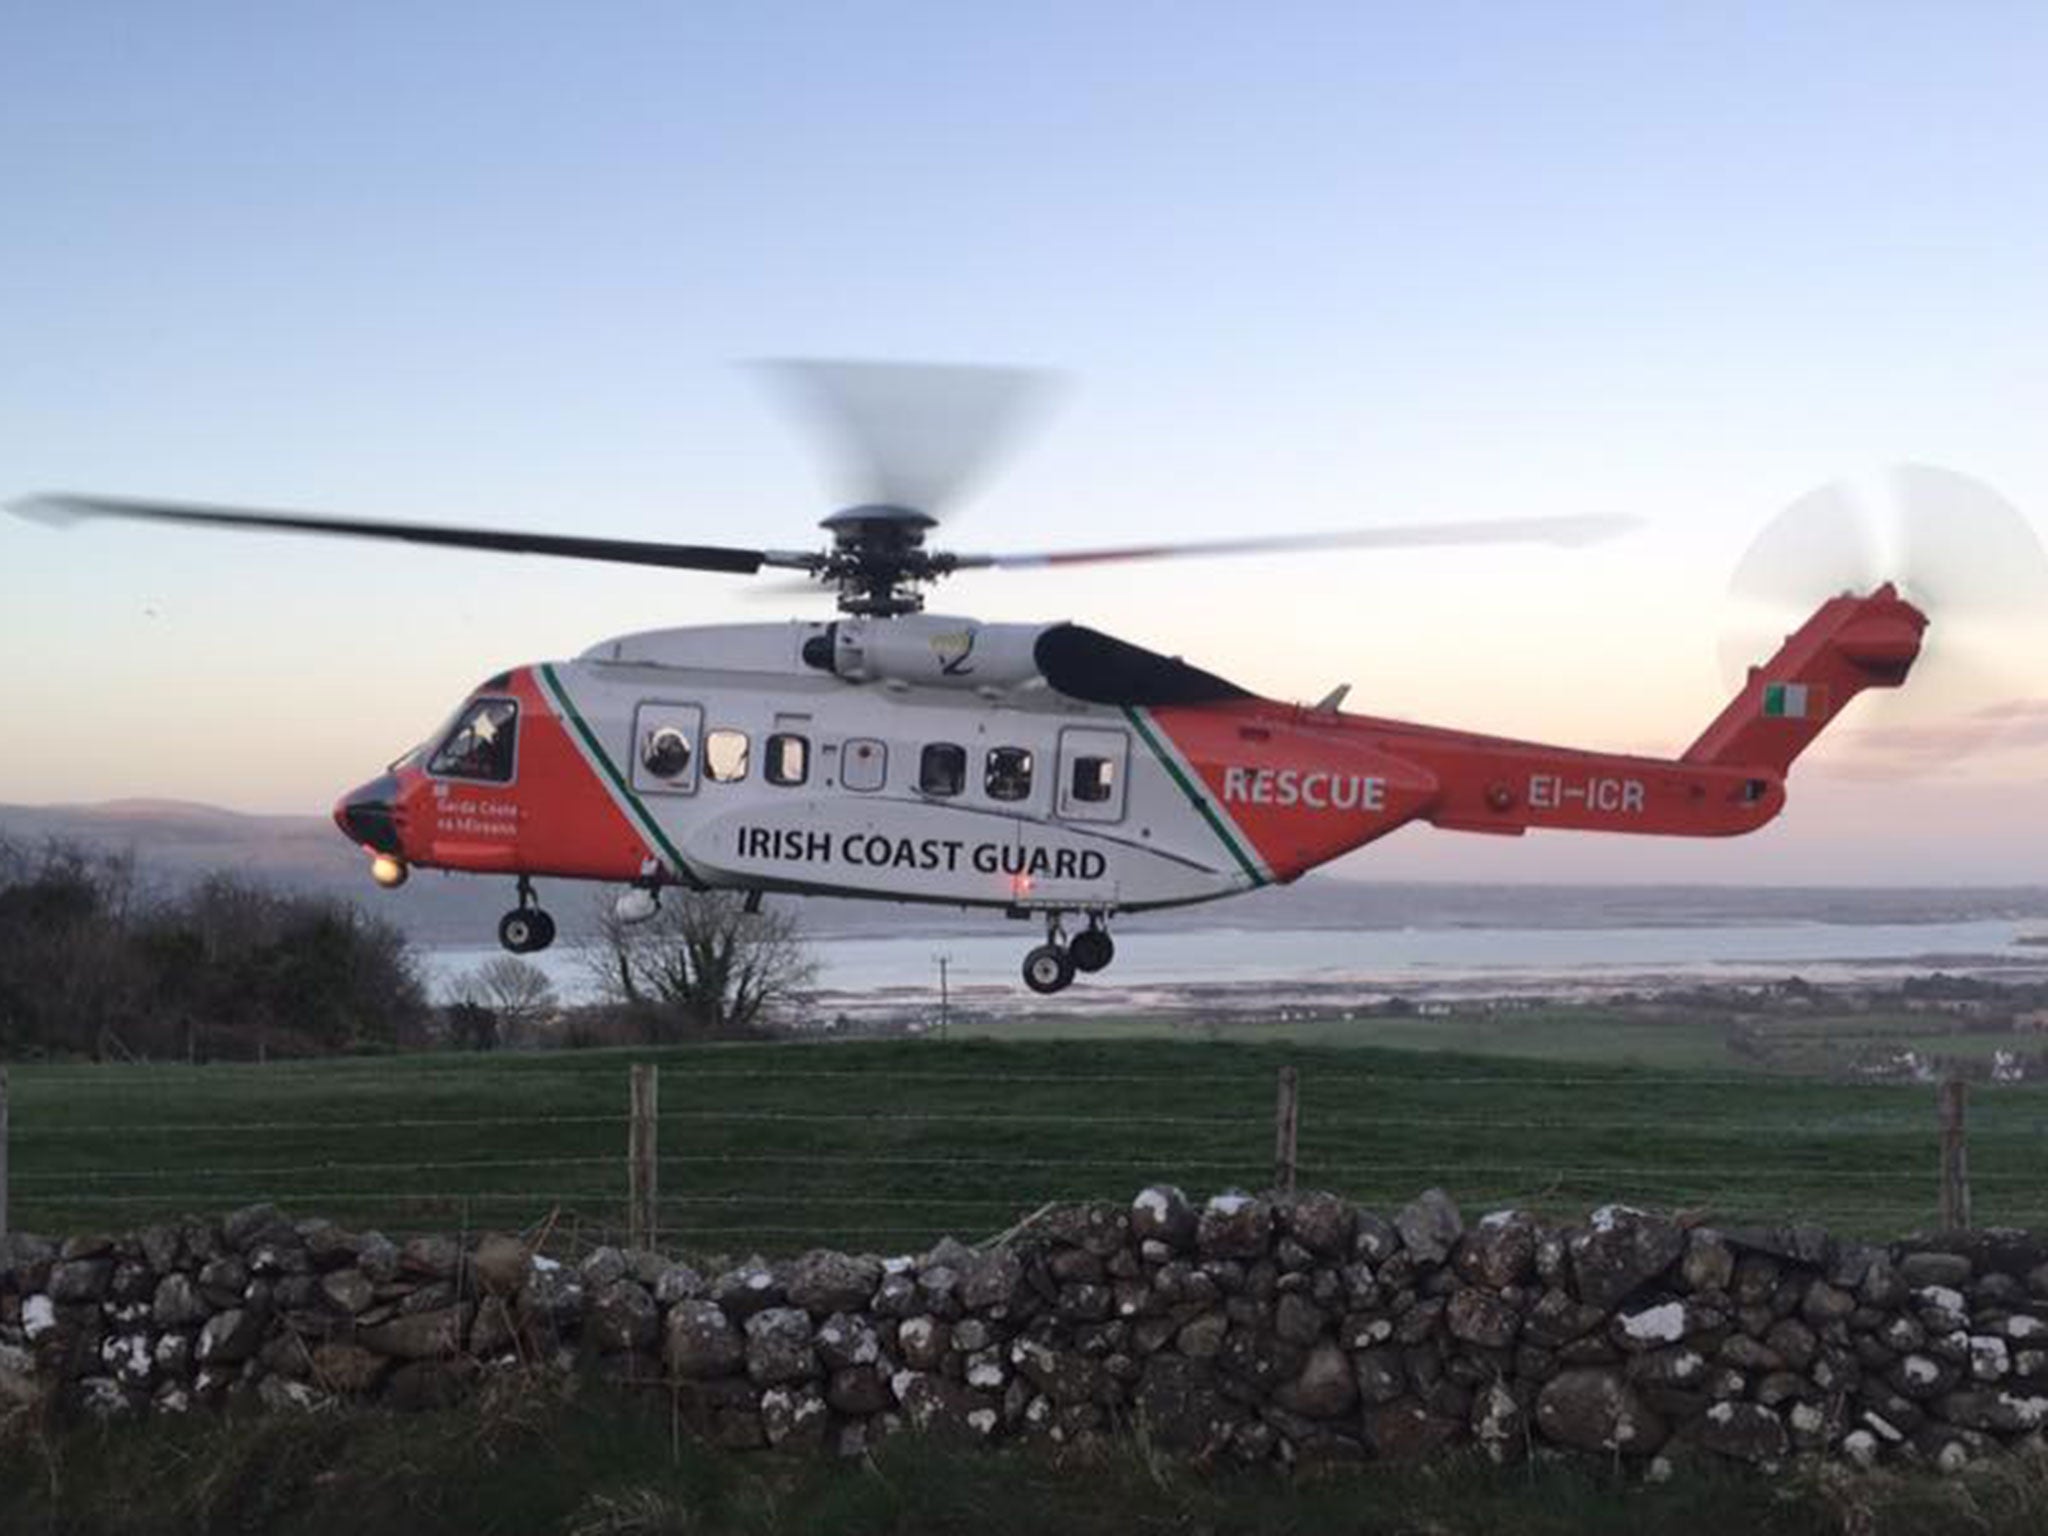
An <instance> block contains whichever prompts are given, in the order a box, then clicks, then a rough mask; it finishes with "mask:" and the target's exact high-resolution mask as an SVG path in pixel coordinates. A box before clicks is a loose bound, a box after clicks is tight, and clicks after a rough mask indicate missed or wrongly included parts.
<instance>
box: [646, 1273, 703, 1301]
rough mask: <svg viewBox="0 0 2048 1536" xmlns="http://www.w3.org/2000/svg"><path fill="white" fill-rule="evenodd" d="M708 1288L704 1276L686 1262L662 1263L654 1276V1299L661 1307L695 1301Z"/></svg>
mask: <svg viewBox="0 0 2048 1536" xmlns="http://www.w3.org/2000/svg"><path fill="white" fill-rule="evenodd" d="M709 1289H710V1287H709V1285H708V1284H707V1282H706V1281H705V1279H704V1277H703V1276H702V1275H700V1274H698V1273H697V1271H696V1270H694V1269H692V1268H691V1267H690V1266H689V1265H687V1264H664V1265H662V1267H661V1270H660V1272H659V1273H657V1274H656V1275H655V1277H654V1299H655V1301H656V1303H658V1304H659V1305H661V1306H663V1307H672V1306H674V1305H675V1304H676V1303H677V1302H679V1301H695V1300H696V1299H697V1298H698V1297H699V1296H702V1295H703V1294H704V1293H705V1292H706V1291H707V1290H709Z"/></svg>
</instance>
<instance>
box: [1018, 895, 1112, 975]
mask: <svg viewBox="0 0 2048 1536" xmlns="http://www.w3.org/2000/svg"><path fill="white" fill-rule="evenodd" d="M1115 958H1116V944H1115V942H1114V941H1113V940H1112V939H1111V938H1110V936H1109V930H1108V929H1107V928H1105V927H1103V925H1102V917H1101V914H1099V913H1097V914H1093V915H1091V916H1090V917H1089V919H1088V926H1087V928H1086V929H1084V930H1083V931H1082V932H1080V933H1077V934H1075V935H1074V937H1073V938H1072V939H1071V940H1068V939H1067V938H1066V936H1065V935H1064V934H1063V933H1062V932H1061V931H1060V914H1059V913H1057V912H1054V913H1051V914H1049V915H1048V916H1047V917H1046V920H1045V942H1044V943H1043V944H1041V945H1039V946H1038V947H1037V948H1036V949H1034V950H1032V951H1031V953H1030V954H1028V955H1026V956H1025V957H1024V985H1025V986H1027V987H1029V988H1030V989H1031V990H1032V991H1034V992H1041V993H1048V994H1049V993H1053V992H1061V991H1064V990H1065V989H1066V988H1067V987H1068V986H1069V985H1071V984H1072V982H1073V980H1074V973H1075V972H1076V971H1099V970H1101V969H1102V968H1103V967H1104V966H1106V965H1108V964H1109V962H1110V961H1112V960H1114V959H1115Z"/></svg>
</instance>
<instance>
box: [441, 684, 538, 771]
mask: <svg viewBox="0 0 2048 1536" xmlns="http://www.w3.org/2000/svg"><path fill="white" fill-rule="evenodd" d="M518 736H519V704H518V702H517V701H516V700H513V699H478V700H477V701H476V702H475V703H474V704H472V705H470V706H469V708H468V709H466V710H464V711H463V714H462V718H461V719H460V720H458V721H457V722H456V723H455V729H454V730H452V731H450V732H449V733H448V739H447V740H446V741H444V742H442V743H441V748H440V750H439V751H438V752H436V753H435V754H434V757H433V761H432V762H430V763H428V764H427V772H429V773H431V774H436V775H438V776H440V777H443V778H450V779H477V780H480V781H481V782H483V783H486V784H509V783H511V782H512V757H513V748H514V745H515V743H516V742H517V740H518Z"/></svg>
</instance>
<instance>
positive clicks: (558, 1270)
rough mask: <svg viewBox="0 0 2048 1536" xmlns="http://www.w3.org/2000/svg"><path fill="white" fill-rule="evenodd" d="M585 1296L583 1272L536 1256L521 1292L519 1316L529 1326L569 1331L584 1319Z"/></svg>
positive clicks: (561, 1331) (559, 1331)
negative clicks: (579, 1272) (580, 1272)
mask: <svg viewBox="0 0 2048 1536" xmlns="http://www.w3.org/2000/svg"><path fill="white" fill-rule="evenodd" d="M584 1295H585V1292H584V1289H583V1277H582V1276H581V1275H580V1274H578V1273H577V1272H576V1271H575V1270H573V1269H570V1268H569V1267H568V1266H566V1265H564V1264H559V1263H557V1262H556V1261H555V1260H553V1259H549V1258H543V1257H540V1256H539V1255H536V1256H535V1257H534V1260H533V1262H532V1264H531V1265H530V1266H529V1268H528V1270H527V1275H526V1284H525V1286H524V1288H522V1289H521V1290H520V1292H519V1303H518V1305H519V1316H520V1318H521V1319H522V1320H523V1321H524V1322H525V1323H527V1324H528V1325H529V1326H532V1327H539V1328H543V1329H552V1330H554V1331H555V1332H557V1333H568V1332H570V1331H572V1330H574V1329H575V1328H576V1327H577V1326H579V1325H580V1324H581V1323H582V1321H583V1300H584Z"/></svg>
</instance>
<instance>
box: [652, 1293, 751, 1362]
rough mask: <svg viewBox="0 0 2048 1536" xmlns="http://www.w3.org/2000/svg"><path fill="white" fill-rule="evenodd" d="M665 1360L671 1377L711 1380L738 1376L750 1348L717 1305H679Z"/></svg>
mask: <svg viewBox="0 0 2048 1536" xmlns="http://www.w3.org/2000/svg"><path fill="white" fill-rule="evenodd" d="M662 1358H663V1360H664V1362H665V1363H666V1364H667V1366H668V1370H669V1374H670V1375H673V1376H680V1377H683V1378H685V1379H686V1380H707V1379H709V1378H712V1377H717V1376H730V1375H732V1374H734V1373H735V1372H737V1371H738V1370H739V1369H740V1367H741V1366H742V1365H744V1364H745V1363H746V1358H747V1347H746V1341H745V1339H744V1338H742V1336H741V1334H740V1331H739V1329H737V1328H735V1327H734V1326H733V1325H732V1322H731V1320H730V1319H728V1318H727V1317H726V1315H725V1310H724V1308H722V1307H720V1306H719V1305H718V1303H717V1302H715V1301H702V1300H699V1301H679V1302H677V1303H676V1304H675V1305H674V1306H673V1307H671V1308H670V1309H669V1314H668V1326H667V1330H666V1334H665V1340H664V1344H663V1348H662Z"/></svg>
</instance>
